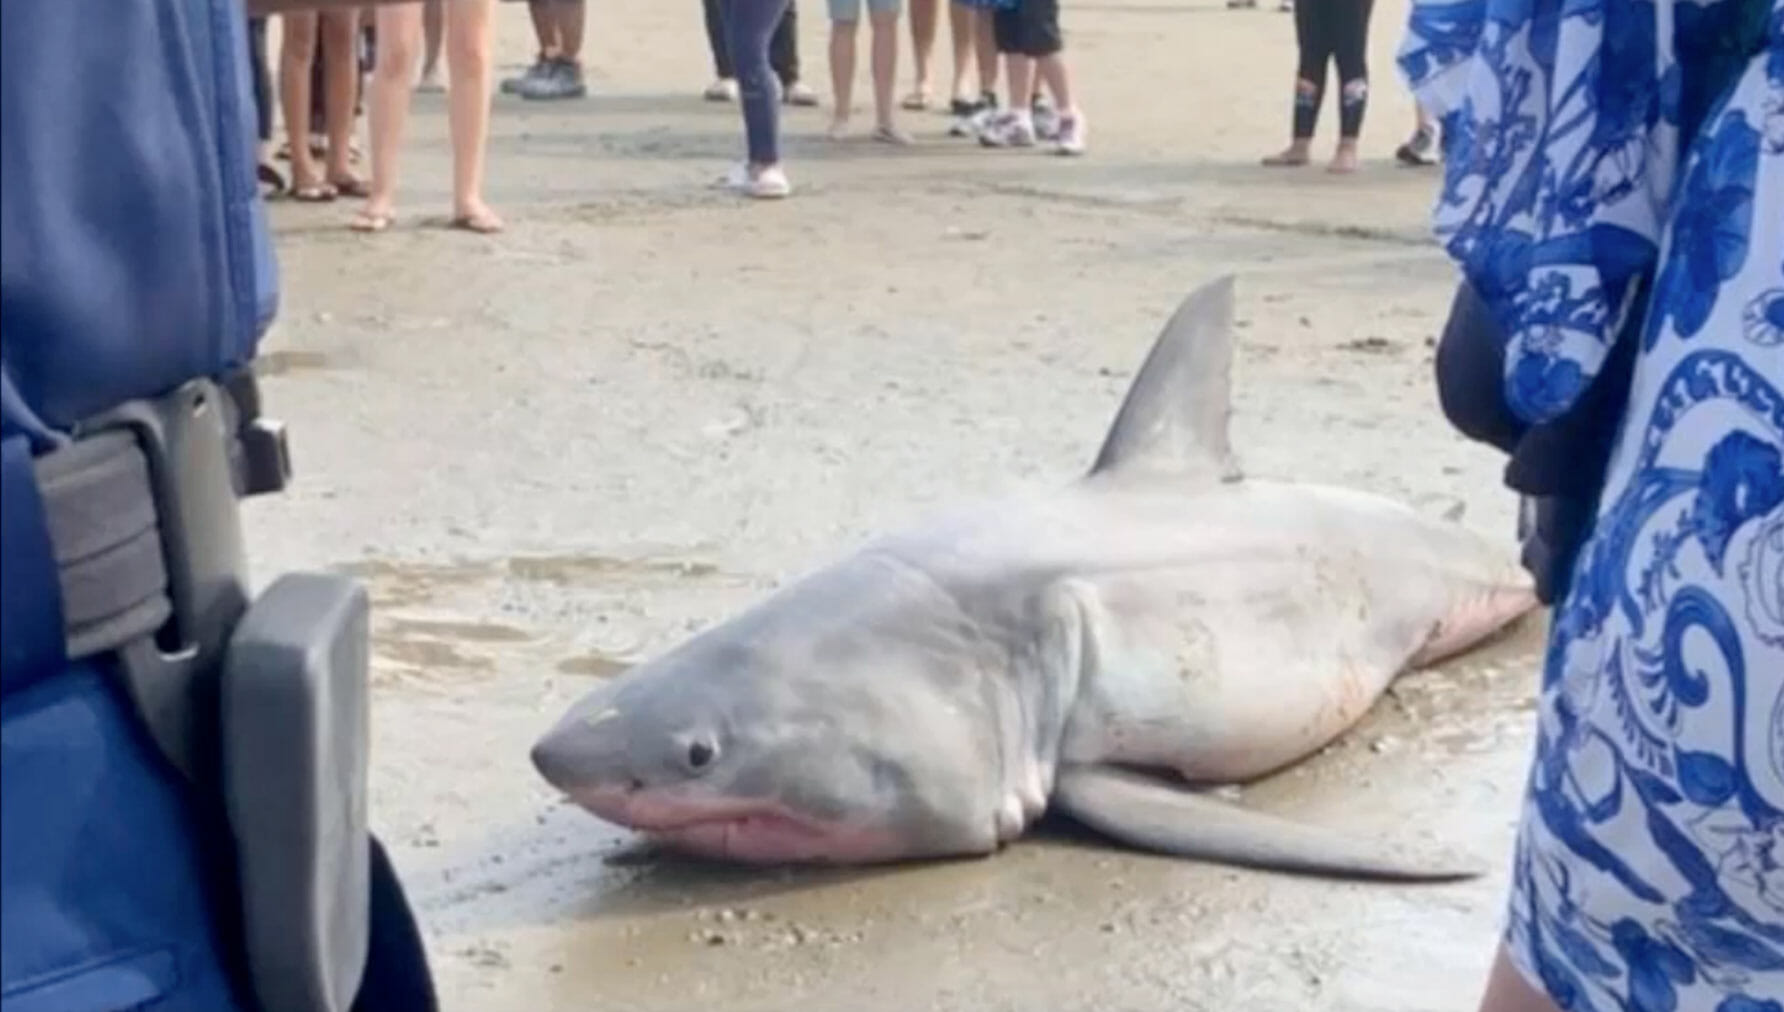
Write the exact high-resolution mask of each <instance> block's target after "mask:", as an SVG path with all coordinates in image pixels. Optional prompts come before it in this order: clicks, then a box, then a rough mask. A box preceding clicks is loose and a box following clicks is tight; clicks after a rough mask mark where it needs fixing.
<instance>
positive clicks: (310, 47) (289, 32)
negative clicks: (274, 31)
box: [279, 14, 316, 68]
mask: <svg viewBox="0 0 1784 1012" xmlns="http://www.w3.org/2000/svg"><path fill="white" fill-rule="evenodd" d="M283 32H284V38H283V39H281V40H280V42H279V60H280V62H282V63H286V64H290V65H292V66H297V67H304V68H308V67H309V65H310V63H311V62H312V61H313V60H315V59H316V15H314V14H309V15H304V16H297V17H293V16H290V15H287V16H286V18H285V23H284V25H283Z"/></svg>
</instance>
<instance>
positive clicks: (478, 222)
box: [447, 200, 505, 235]
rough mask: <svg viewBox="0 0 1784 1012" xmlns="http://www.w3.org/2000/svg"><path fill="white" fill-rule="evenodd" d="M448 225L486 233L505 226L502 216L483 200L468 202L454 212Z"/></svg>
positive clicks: (498, 230) (499, 229) (497, 230)
mask: <svg viewBox="0 0 1784 1012" xmlns="http://www.w3.org/2000/svg"><path fill="white" fill-rule="evenodd" d="M447 225H448V227H450V228H456V229H463V230H464V231H466V232H481V233H483V234H484V235H488V234H490V233H493V232H500V231H501V230H502V229H503V228H504V227H505V225H504V224H503V222H502V219H501V216H500V215H498V214H496V213H495V212H494V211H492V210H490V209H489V205H488V204H485V203H484V202H483V201H481V200H479V201H475V202H473V203H469V204H466V205H464V206H463V207H461V208H459V209H458V210H457V211H455V212H453V215H452V220H451V221H450V222H448V223H447Z"/></svg>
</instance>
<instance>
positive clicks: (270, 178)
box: [254, 162, 285, 197]
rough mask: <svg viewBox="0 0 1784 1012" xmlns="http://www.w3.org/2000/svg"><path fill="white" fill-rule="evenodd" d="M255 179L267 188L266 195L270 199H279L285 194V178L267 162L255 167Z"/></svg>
mask: <svg viewBox="0 0 1784 1012" xmlns="http://www.w3.org/2000/svg"><path fill="white" fill-rule="evenodd" d="M254 177H255V178H256V179H258V180H259V181H260V185H261V186H264V187H266V188H267V193H266V195H267V196H269V197H277V196H280V195H281V194H283V193H284V192H285V177H284V176H283V175H281V174H280V172H279V170H278V169H275V168H273V167H272V166H271V165H268V164H267V163H266V162H261V163H260V164H259V165H257V166H255V167H254Z"/></svg>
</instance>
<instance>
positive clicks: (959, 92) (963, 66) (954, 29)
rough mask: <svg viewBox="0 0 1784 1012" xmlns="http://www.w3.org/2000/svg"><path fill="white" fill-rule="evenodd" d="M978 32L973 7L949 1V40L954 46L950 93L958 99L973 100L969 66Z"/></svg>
mask: <svg viewBox="0 0 1784 1012" xmlns="http://www.w3.org/2000/svg"><path fill="white" fill-rule="evenodd" d="M976 34H977V21H976V19H975V18H974V17H973V9H972V8H971V7H968V6H967V5H965V4H962V3H954V2H952V0H950V2H949V3H948V41H949V42H950V43H952V44H953V46H954V83H953V85H952V86H951V87H950V88H949V91H948V94H949V95H950V96H951V97H953V98H956V99H964V100H971V99H972V97H973V95H972V92H970V91H968V90H967V89H966V72H967V68H968V67H970V66H971V65H972V61H973V43H974V41H975V37H976Z"/></svg>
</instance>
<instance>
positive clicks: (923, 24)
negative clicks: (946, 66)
mask: <svg viewBox="0 0 1784 1012" xmlns="http://www.w3.org/2000/svg"><path fill="white" fill-rule="evenodd" d="M943 2H944V0H911V59H912V60H913V61H914V62H915V63H916V65H917V86H916V87H915V88H913V89H911V93H910V94H909V95H906V96H905V99H904V107H905V108H906V109H924V108H927V107H928V105H929V57H930V55H931V54H932V53H933V52H934V51H935V30H936V27H937V24H936V23H937V21H939V20H940V19H939V17H938V16H937V15H939V14H940V9H939V8H940V6H941V4H942V3H943ZM949 6H950V7H951V6H953V5H952V4H949ZM875 45H876V46H877V45H878V44H877V43H876V44H875ZM875 53H876V54H877V53H878V49H877V48H876V49H875ZM894 55H896V52H895V54H894Z"/></svg>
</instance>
